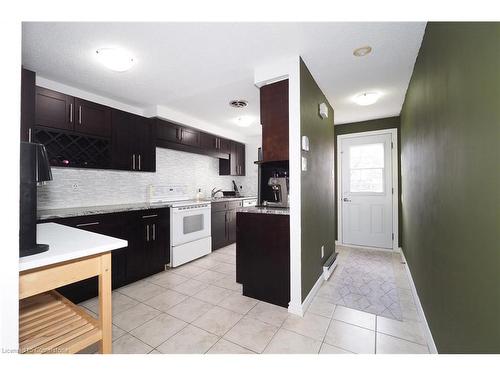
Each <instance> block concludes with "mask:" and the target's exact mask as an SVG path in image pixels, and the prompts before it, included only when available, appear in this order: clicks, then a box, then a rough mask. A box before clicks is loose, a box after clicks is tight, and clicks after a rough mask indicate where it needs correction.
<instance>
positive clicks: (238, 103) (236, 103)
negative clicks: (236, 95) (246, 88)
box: [229, 99, 248, 108]
mask: <svg viewBox="0 0 500 375" xmlns="http://www.w3.org/2000/svg"><path fill="white" fill-rule="evenodd" d="M229 105H230V106H231V107H234V108H245V107H246V106H247V105H248V102H247V101H246V100H243V99H236V100H231V101H230V102H229Z"/></svg>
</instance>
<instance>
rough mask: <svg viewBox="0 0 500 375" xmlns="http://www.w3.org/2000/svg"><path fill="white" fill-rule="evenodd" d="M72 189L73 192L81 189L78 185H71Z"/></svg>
mask: <svg viewBox="0 0 500 375" xmlns="http://www.w3.org/2000/svg"><path fill="white" fill-rule="evenodd" d="M71 188H72V189H73V191H77V190H78V189H79V188H80V186H78V184H73V185H71Z"/></svg>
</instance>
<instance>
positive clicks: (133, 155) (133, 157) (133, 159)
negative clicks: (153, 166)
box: [132, 154, 135, 171]
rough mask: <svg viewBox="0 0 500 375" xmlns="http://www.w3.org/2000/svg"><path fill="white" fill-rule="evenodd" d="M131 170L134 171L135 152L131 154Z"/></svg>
mask: <svg viewBox="0 0 500 375" xmlns="http://www.w3.org/2000/svg"><path fill="white" fill-rule="evenodd" d="M132 170H134V171H135V154H132Z"/></svg>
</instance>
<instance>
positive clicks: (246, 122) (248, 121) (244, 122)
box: [234, 116, 254, 128]
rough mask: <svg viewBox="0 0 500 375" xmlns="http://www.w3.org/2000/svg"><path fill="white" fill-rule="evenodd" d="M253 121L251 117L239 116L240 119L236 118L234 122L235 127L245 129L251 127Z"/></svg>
mask: <svg viewBox="0 0 500 375" xmlns="http://www.w3.org/2000/svg"><path fill="white" fill-rule="evenodd" d="M253 121H254V118H253V117H251V116H240V117H238V118H236V120H234V122H235V123H236V125H238V126H240V127H242V128H246V127H248V126H250V125H252V123H253Z"/></svg>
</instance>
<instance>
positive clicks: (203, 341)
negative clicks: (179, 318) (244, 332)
mask: <svg viewBox="0 0 500 375" xmlns="http://www.w3.org/2000/svg"><path fill="white" fill-rule="evenodd" d="M218 339H219V338H218V337H217V336H216V335H213V334H211V333H208V332H207V331H204V330H202V329H200V328H197V327H194V326H192V325H188V326H187V327H186V328H184V329H182V330H181V331H179V332H178V333H176V334H175V335H174V336H172V337H171V338H169V339H168V340H167V341H165V342H164V343H163V344H161V345H160V346H158V347H157V348H156V349H157V350H158V351H159V352H161V353H165V354H168V353H172V354H173V353H177V354H203V353H205V352H207V351H208V349H210V348H211V347H212V346H213V345H214V344H215V343H216V342H217V340H218Z"/></svg>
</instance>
